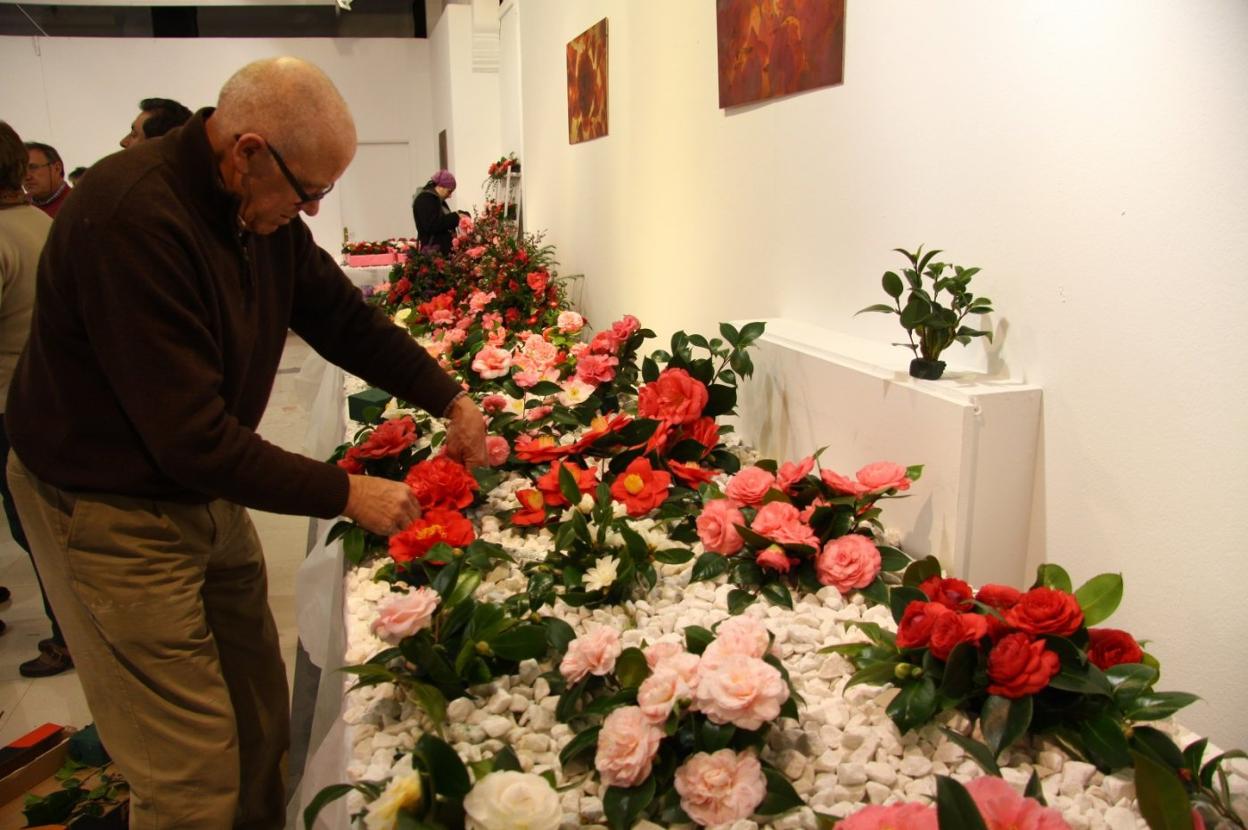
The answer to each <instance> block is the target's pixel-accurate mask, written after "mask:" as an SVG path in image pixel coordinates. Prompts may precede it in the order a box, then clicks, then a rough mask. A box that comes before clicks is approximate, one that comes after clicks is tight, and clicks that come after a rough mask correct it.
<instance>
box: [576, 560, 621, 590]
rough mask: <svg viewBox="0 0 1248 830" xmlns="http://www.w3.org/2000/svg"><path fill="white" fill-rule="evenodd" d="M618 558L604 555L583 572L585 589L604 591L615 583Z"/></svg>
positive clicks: (618, 569) (618, 571)
mask: <svg viewBox="0 0 1248 830" xmlns="http://www.w3.org/2000/svg"><path fill="white" fill-rule="evenodd" d="M619 565H620V560H618V559H616V558H615V557H614V556H604V557H603V558H602V559H599V560H598V561H597V562H595V563H594V566H593V567H592V568H590V569H589V570H587V571H586V572H585V583H584V584H585V590H586V591H599V590H601V591H605V590H606V589H607V588H610V587H611V586H612V585H614V584H615V580H616V577H618V576H619V574H620V568H619Z"/></svg>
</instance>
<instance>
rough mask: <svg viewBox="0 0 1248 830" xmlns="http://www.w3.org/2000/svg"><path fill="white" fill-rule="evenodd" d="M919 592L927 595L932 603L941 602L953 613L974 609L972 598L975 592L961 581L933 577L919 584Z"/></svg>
mask: <svg viewBox="0 0 1248 830" xmlns="http://www.w3.org/2000/svg"><path fill="white" fill-rule="evenodd" d="M919 590H920V591H922V592H923V593H925V594H927V598H928V599H930V600H931V601H932V602H939V603H940V604H941V605H943V606H945V607H946V608H948V609H950V610H951V611H969V610H970V609H971V608H973V607H974V606H972V605H971V597H972V596H974V594H975V592H974V591H972V590H971V586H970V585H967V584H966V583H965V582H963V581H962V580H960V579H945V578H942V577H939V576H933V577H930V578H928V579H925V580H923V581H922V582H921V583H919Z"/></svg>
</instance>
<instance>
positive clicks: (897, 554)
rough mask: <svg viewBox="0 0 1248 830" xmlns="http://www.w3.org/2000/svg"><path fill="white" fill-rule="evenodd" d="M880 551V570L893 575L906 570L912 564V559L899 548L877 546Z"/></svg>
mask: <svg viewBox="0 0 1248 830" xmlns="http://www.w3.org/2000/svg"><path fill="white" fill-rule="evenodd" d="M876 548H878V549H879V551H880V570H882V571H887V572H889V573H892V572H894V571H900V570H904V569H905V568H906V566H907V565H909V564H910V561H911V560H910V557H909V556H906V555H905V554H904V553H902V552H901V551H900V550H898V549H897V548H894V547H891V546H889V545H876Z"/></svg>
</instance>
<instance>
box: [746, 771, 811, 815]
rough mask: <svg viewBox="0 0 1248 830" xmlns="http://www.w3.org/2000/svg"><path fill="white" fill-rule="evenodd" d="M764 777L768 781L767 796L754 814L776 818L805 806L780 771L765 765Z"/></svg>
mask: <svg viewBox="0 0 1248 830" xmlns="http://www.w3.org/2000/svg"><path fill="white" fill-rule="evenodd" d="M763 776H764V777H765V778H766V779H767V795H766V797H764V798H763V803H762V804H760V805H758V809H757V810H755V811H754V812H756V813H758V814H759V815H761V816H776V815H779V814H780V813H786V812H788V811H789V810H792V809H793V808H795V807H801V806H802V805H803V804H805V802H804V801H802V797H801V796H800V795H798V794H797V790H795V789H793V785H792V784H791V783H790V782H789V779H788V778H786V777H785V775H784V773H782V772H780V770H778V769H776V768H775V767H773V766H772V765H771V764H763Z"/></svg>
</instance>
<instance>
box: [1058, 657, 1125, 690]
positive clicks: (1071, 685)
mask: <svg viewBox="0 0 1248 830" xmlns="http://www.w3.org/2000/svg"><path fill="white" fill-rule="evenodd" d="M1049 685H1050V686H1052V687H1053V688H1054V689H1062V690H1063V691H1067V692H1078V693H1079V694H1084V695H1098V696H1101V697H1109V696H1110V695H1112V694H1113V688H1112V687H1111V686H1110V685H1109V681H1108V680H1106V679H1105V673H1104V672H1103V671H1101V670H1100V669H1098V668H1097V667H1096V666H1094V665H1092V664H1091V663H1088V664H1087V665H1086V666H1084V667H1083V668H1082V669H1078V670H1076V669H1072V668H1069V667H1067V666H1062V670H1061V671H1059V672H1058V673H1057V674H1055V675H1054V676H1053V679H1051V680H1050V681H1049Z"/></svg>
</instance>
